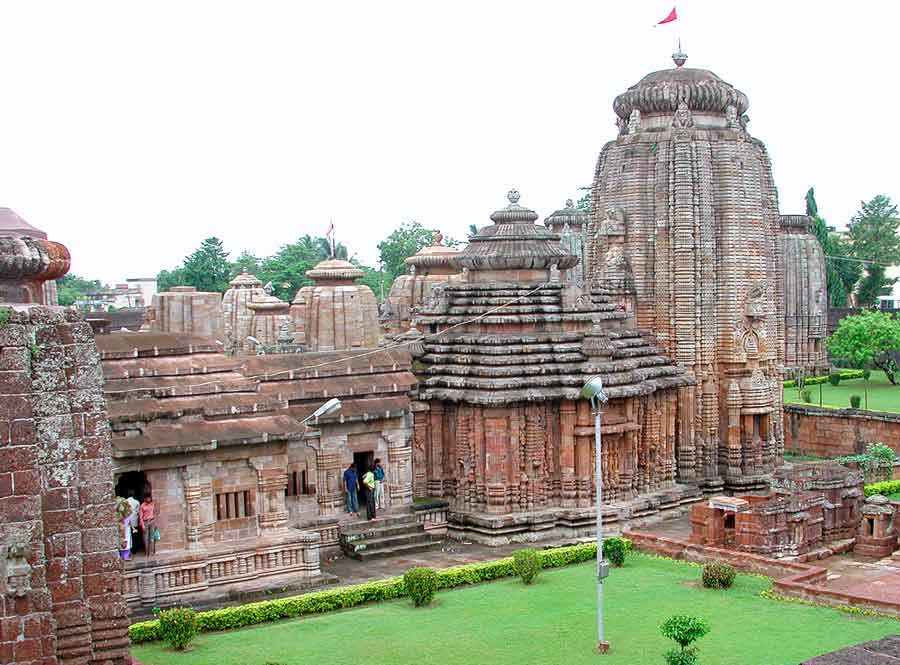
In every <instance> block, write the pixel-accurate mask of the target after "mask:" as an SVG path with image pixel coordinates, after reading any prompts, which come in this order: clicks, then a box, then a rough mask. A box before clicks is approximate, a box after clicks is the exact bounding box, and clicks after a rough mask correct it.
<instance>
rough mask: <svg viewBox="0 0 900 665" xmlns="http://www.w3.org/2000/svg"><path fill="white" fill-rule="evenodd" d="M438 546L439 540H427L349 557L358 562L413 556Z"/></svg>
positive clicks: (354, 554)
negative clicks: (406, 555) (405, 555)
mask: <svg viewBox="0 0 900 665" xmlns="http://www.w3.org/2000/svg"><path fill="white" fill-rule="evenodd" d="M440 545H441V541H439V540H427V541H422V542H418V543H410V544H408V545H397V546H394V547H385V548H381V549H377V550H362V551H360V552H354V553H353V554H350V555H349V556H351V557H353V558H354V559H359V560H360V561H366V560H367V559H377V558H381V557H389V556H400V555H403V554H413V553H415V552H425V551H427V550H431V549H434V548H436V547H440Z"/></svg>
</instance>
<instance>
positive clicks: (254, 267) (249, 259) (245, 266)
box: [231, 249, 262, 277]
mask: <svg viewBox="0 0 900 665" xmlns="http://www.w3.org/2000/svg"><path fill="white" fill-rule="evenodd" d="M261 267H262V259H260V258H259V257H258V256H254V255H253V254H251V253H250V252H248V251H247V250H246V249H245V250H244V251H243V252H241V255H240V256H239V257H237V259H235V260H234V261H233V262H232V264H231V274H232V275H237V274H239V273H241V272H243V271H244V270H246V271H247V272H248V273H250V274H251V275H256V276H257V277H259V272H260V268H261Z"/></svg>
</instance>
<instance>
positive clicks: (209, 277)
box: [156, 237, 231, 293]
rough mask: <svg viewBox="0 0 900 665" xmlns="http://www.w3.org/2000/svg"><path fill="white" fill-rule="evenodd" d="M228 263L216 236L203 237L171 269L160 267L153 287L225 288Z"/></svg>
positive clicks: (164, 289)
mask: <svg viewBox="0 0 900 665" xmlns="http://www.w3.org/2000/svg"><path fill="white" fill-rule="evenodd" d="M230 277H231V264H230V263H229V262H228V252H226V251H225V248H224V247H223V246H222V241H221V240H219V239H218V238H216V237H212V238H207V239H206V240H204V241H203V242H202V243H200V247H199V248H198V249H197V250H195V251H194V252H193V253H192V254H191V255H190V256H188V257H187V258H185V259H184V262H183V263H182V264H181V266H180V267H178V268H175V269H174V270H161V271H160V272H159V274H157V276H156V283H157V288H159V290H160V291H168V290H169V289H171V288H172V287H173V286H193V287H195V288H196V289H197V290H198V291H218V292H219V293H223V292H224V291H226V290H227V289H228V280H229V279H230Z"/></svg>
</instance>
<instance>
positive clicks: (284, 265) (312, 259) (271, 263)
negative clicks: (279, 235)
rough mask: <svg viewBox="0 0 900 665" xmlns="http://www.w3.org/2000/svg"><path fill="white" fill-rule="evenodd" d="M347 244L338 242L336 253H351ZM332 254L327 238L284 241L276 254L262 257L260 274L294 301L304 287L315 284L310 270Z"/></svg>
mask: <svg viewBox="0 0 900 665" xmlns="http://www.w3.org/2000/svg"><path fill="white" fill-rule="evenodd" d="M347 253H348V252H347V248H346V247H345V246H344V245H342V244H340V243H338V244H337V245H336V246H335V254H336V256H337V257H338V258H345V257H346V256H347ZM330 256H331V244H330V243H329V241H328V239H327V238H321V237H313V236H310V235H305V236H302V237H301V238H299V239H298V240H297V242H294V243H289V244H287V245H282V246H281V247H280V248H279V250H278V251H277V252H276V253H275V254H273V255H272V256H270V257H268V258H265V259H263V260H262V263H261V265H260V267H259V272H258V273H257V274H256V276H257V277H259V279H260V280H262V282H263V283H265V282H272V286H273V287H275V295H276V296H278V297H279V298H281V299H282V300H287V301H288V302H290V301H291V300H293V298H294V295H295V294H296V293H297V291H298V290H299V289H300V287H303V286H308V285H310V284H312V283H313V282H312V280H311V279H310V278H309V277H307V276H306V271H308V270H312V269H313V268H314V267H315V266H316V264H318V263H320V262H322V261H324V260H325V259H327V258H329V257H330Z"/></svg>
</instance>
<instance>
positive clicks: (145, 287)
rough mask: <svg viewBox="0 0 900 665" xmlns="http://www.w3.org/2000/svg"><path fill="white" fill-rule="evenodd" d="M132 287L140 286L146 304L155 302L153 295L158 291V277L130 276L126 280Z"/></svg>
mask: <svg viewBox="0 0 900 665" xmlns="http://www.w3.org/2000/svg"><path fill="white" fill-rule="evenodd" d="M125 281H126V282H128V286H129V287H131V288H138V289H140V291H141V295H142V296H143V297H144V305H145V306H146V305H149V304H150V303H152V302H153V296H155V295H156V294H157V293H158V289H157V285H156V277H129V278H128V279H126V280H125Z"/></svg>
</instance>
